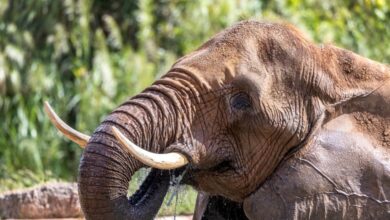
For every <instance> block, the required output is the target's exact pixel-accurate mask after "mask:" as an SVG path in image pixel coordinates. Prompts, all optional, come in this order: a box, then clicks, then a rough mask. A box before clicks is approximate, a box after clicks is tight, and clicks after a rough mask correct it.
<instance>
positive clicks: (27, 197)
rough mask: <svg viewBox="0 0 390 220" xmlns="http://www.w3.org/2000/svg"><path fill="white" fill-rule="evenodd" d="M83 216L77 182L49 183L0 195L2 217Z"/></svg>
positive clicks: (0, 214)
mask: <svg viewBox="0 0 390 220" xmlns="http://www.w3.org/2000/svg"><path fill="white" fill-rule="evenodd" d="M82 216H83V214H82V211H81V208H80V203H79V196H78V190H77V184H76V183H48V184H44V185H40V186H37V187H34V188H30V189H24V190H18V191H11V192H6V193H4V194H2V195H0V219H3V218H65V217H66V218H78V217H82Z"/></svg>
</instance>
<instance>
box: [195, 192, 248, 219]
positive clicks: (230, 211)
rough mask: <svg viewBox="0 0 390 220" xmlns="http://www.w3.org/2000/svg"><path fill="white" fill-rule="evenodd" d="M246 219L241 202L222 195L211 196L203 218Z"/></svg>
mask: <svg viewBox="0 0 390 220" xmlns="http://www.w3.org/2000/svg"><path fill="white" fill-rule="evenodd" d="M239 219H240V220H245V219H248V218H247V217H246V215H245V213H244V209H243V207H242V204H241V203H238V202H233V201H231V200H228V199H226V198H224V197H222V196H211V197H210V198H209V202H208V204H207V208H206V211H205V213H204V215H203V217H202V220H239Z"/></svg>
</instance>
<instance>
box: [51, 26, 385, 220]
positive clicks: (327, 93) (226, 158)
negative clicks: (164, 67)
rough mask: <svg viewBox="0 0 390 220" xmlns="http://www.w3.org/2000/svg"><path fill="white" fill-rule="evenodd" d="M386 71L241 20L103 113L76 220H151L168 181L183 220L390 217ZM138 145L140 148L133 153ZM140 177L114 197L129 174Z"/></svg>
mask: <svg viewBox="0 0 390 220" xmlns="http://www.w3.org/2000/svg"><path fill="white" fill-rule="evenodd" d="M389 79H390V68H389V67H388V66H386V65H384V64H380V63H377V62H374V61H371V60H369V59H366V58H364V57H361V56H359V55H357V54H354V53H352V52H350V51H347V50H344V49H341V48H338V47H335V46H332V45H315V44H313V43H312V42H310V41H309V40H307V39H306V38H305V37H303V35H302V34H301V33H300V32H299V31H298V30H296V29H295V28H294V27H292V26H291V25H288V24H280V23H266V22H258V21H244V22H240V23H238V24H236V25H234V26H232V27H230V28H228V29H226V30H224V31H223V32H221V33H219V34H217V35H216V36H214V37H213V38H212V39H211V40H209V41H207V42H206V43H205V44H203V45H202V46H201V47H200V48H199V49H197V50H196V51H194V52H192V53H190V54H188V55H186V56H184V57H182V58H180V59H179V60H178V61H177V62H176V63H175V64H174V65H173V66H172V68H171V69H170V70H169V71H168V72H167V73H166V74H165V75H164V76H163V77H161V78H160V79H158V80H156V81H155V82H154V83H153V84H152V85H151V86H150V87H148V88H146V89H145V90H144V91H143V92H141V93H140V94H138V95H136V96H134V97H132V98H130V99H129V100H128V101H126V102H125V103H123V104H122V105H120V106H119V107H118V108H117V109H115V110H114V111H113V112H112V113H111V114H110V115H108V116H107V118H106V119H105V120H104V121H103V122H102V123H101V124H100V125H99V126H98V128H97V129H96V130H95V132H94V133H93V135H92V136H91V137H89V136H87V135H84V134H82V133H80V132H78V131H75V130H73V129H72V128H70V127H69V126H67V125H66V124H64V122H62V121H61V120H60V119H59V118H58V116H56V115H55V113H54V112H52V110H51V109H50V107H49V106H46V107H47V111H48V113H49V114H50V116H51V118H52V121H53V122H54V123H55V124H56V126H57V127H58V128H59V129H60V130H61V131H63V133H64V134H65V135H66V136H67V137H69V138H70V139H71V140H73V141H75V142H76V143H78V144H80V145H81V146H86V147H85V150H84V153H83V155H82V158H81V162H80V167H79V176H78V186H79V194H80V201H81V206H82V209H83V211H84V213H85V216H86V218H87V219H137V220H139V219H152V218H153V217H154V216H155V215H156V213H157V211H158V209H159V207H160V205H161V203H162V200H163V198H164V196H165V194H166V192H167V188H168V186H169V182H170V176H171V175H180V174H183V173H184V177H183V179H182V184H189V185H191V186H193V187H194V188H195V189H197V190H198V191H199V192H200V193H199V196H198V200H197V206H196V213H195V215H194V218H195V219H334V218H336V219H368V218H375V219H389V218H390V200H389V198H390V81H389ZM139 146H141V147H139ZM145 166H149V167H153V168H154V169H153V170H152V171H151V172H150V174H149V175H148V177H147V178H146V180H145V181H144V183H143V184H142V185H141V187H140V189H139V190H138V191H137V192H136V193H135V194H134V195H132V196H131V197H130V198H129V199H128V198H127V189H128V184H129V181H130V180H131V177H132V175H133V174H134V173H135V172H136V171H137V170H138V169H140V168H141V167H145Z"/></svg>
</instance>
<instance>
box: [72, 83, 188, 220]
mask: <svg viewBox="0 0 390 220" xmlns="http://www.w3.org/2000/svg"><path fill="white" fill-rule="evenodd" d="M174 94H175V90H173V89H168V88H166V87H165V86H162V85H153V86H151V87H149V88H148V89H147V90H145V91H144V92H143V93H141V94H139V95H137V96H136V97H134V98H133V99H131V100H129V101H127V102H125V103H124V104H122V105H121V106H120V107H119V108H117V109H116V110H114V111H113V112H112V113H111V114H110V115H109V116H108V117H107V118H106V119H105V120H104V121H103V122H102V123H101V124H100V126H99V127H98V128H97V129H96V131H95V132H94V134H93V135H92V136H91V138H90V140H89V142H88V144H87V146H86V148H85V151H84V153H83V156H82V158H81V162H80V167H79V176H78V184H79V194H80V203H81V206H82V209H83V211H84V214H85V217H86V218H87V219H137V220H139V219H153V217H154V216H155V215H156V214H157V212H158V210H159V208H160V206H161V204H162V201H163V199H164V196H165V194H166V192H167V190H168V187H169V181H170V175H169V171H160V170H152V171H151V172H150V173H149V175H148V177H147V178H146V180H145V181H144V183H143V184H142V186H141V187H140V189H138V191H137V192H136V193H135V194H134V195H132V196H131V197H130V198H129V199H128V198H127V192H128V186H129V181H130V180H131V177H132V175H133V174H134V173H135V172H136V171H137V170H138V169H140V168H141V167H143V165H142V164H141V163H140V162H139V161H138V160H136V159H135V158H134V157H132V156H130V155H129V153H128V152H126V151H125V150H124V149H123V148H122V147H121V146H120V143H119V142H118V141H117V139H116V138H115V136H114V135H113V131H112V129H111V128H112V127H116V128H118V129H119V130H120V131H121V133H123V134H125V136H126V137H127V138H128V139H130V140H132V141H133V142H134V143H135V144H137V145H139V146H142V147H143V148H144V149H145V150H148V151H151V152H156V153H161V152H163V151H164V150H165V149H166V147H167V146H169V145H171V144H172V143H174V142H175V141H176V140H177V139H178V137H180V136H181V135H182V133H183V131H182V129H180V128H182V126H178V124H179V122H180V124H182V122H184V120H183V117H182V115H181V114H178V113H177V110H175V109H182V111H184V110H185V109H186V108H185V106H183V105H180V103H183V102H179V101H178V100H177V97H178V96H176V95H174ZM184 112H185V111H184Z"/></svg>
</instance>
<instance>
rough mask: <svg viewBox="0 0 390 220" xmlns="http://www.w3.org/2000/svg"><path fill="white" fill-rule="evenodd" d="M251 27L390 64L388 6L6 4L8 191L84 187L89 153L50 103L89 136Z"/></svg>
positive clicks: (3, 96)
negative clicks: (214, 43)
mask: <svg viewBox="0 0 390 220" xmlns="http://www.w3.org/2000/svg"><path fill="white" fill-rule="evenodd" d="M249 18H256V19H261V20H279V21H280V20H285V21H287V22H290V23H293V24H295V25H297V26H298V27H299V28H300V29H302V30H304V32H305V33H306V34H307V35H309V36H310V37H311V38H312V39H314V40H315V41H317V42H325V43H328V42H332V43H334V44H336V45H339V46H342V47H346V48H348V49H350V50H353V51H355V52H358V53H360V54H362V55H364V56H368V57H370V58H373V59H376V60H378V61H381V62H387V63H389V62H390V47H389V46H388V45H390V22H389V20H390V2H389V1H388V0H345V1H320V0H303V1H300V0H287V1H285V0H276V1H270V0H263V1H259V0H246V1H237V0H213V1H212V0H202V1H185V0H172V1H166V0H155V1H152V0H143V1H140V0H138V1H125V0H119V1H115V2H112V1H99V0H63V1H59V0H35V1H23V0H2V1H0V113H1V114H0V122H1V124H0V129H1V134H2V135H1V136H0V171H1V172H0V180H1V182H0V184H1V185H2V188H0V190H5V189H8V188H15V187H22V186H29V185H31V184H34V183H36V182H40V181H46V180H47V179H52V178H54V179H57V178H61V179H66V180H75V178H76V173H77V166H78V161H79V158H80V155H81V152H82V150H81V149H80V148H79V147H78V146H76V145H75V144H73V143H70V142H69V141H67V140H65V139H64V138H62V137H61V136H60V135H59V133H58V132H57V131H56V130H55V129H54V127H53V126H52V125H51V124H50V123H49V121H48V119H47V117H46V116H45V115H44V113H43V109H42V104H43V101H44V100H48V101H50V102H51V103H52V105H53V107H54V108H55V109H56V111H57V112H59V113H60V116H61V117H62V118H63V119H64V120H65V121H67V122H68V123H69V124H70V125H71V126H73V127H75V128H77V129H78V130H80V131H83V132H85V133H89V134H90V133H92V132H93V129H94V128H95V127H96V126H97V125H98V124H99V122H100V121H101V120H102V119H103V117H104V115H106V114H107V113H109V112H110V110H112V109H114V108H115V107H116V106H117V105H119V104H120V103H122V102H123V101H125V100H126V99H127V98H128V97H130V96H131V95H134V94H135V93H137V92H140V91H141V90H142V89H143V88H145V87H146V86H148V85H149V84H150V83H151V82H152V81H153V80H154V79H155V78H156V77H159V76H160V75H162V74H163V73H165V72H166V71H167V70H168V69H169V67H170V65H172V64H173V63H174V61H175V60H176V59H177V58H178V57H180V56H182V55H183V54H186V53H188V52H190V51H192V50H194V49H195V48H197V47H198V46H200V45H201V43H202V42H204V41H206V40H207V39H209V38H210V37H212V36H213V35H214V34H215V33H217V32H218V31H220V30H222V29H224V28H225V27H227V26H229V25H231V24H233V23H234V22H236V21H239V20H243V19H249ZM23 177H26V178H27V179H26V180H22V179H23ZM12 183H14V184H12Z"/></svg>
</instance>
